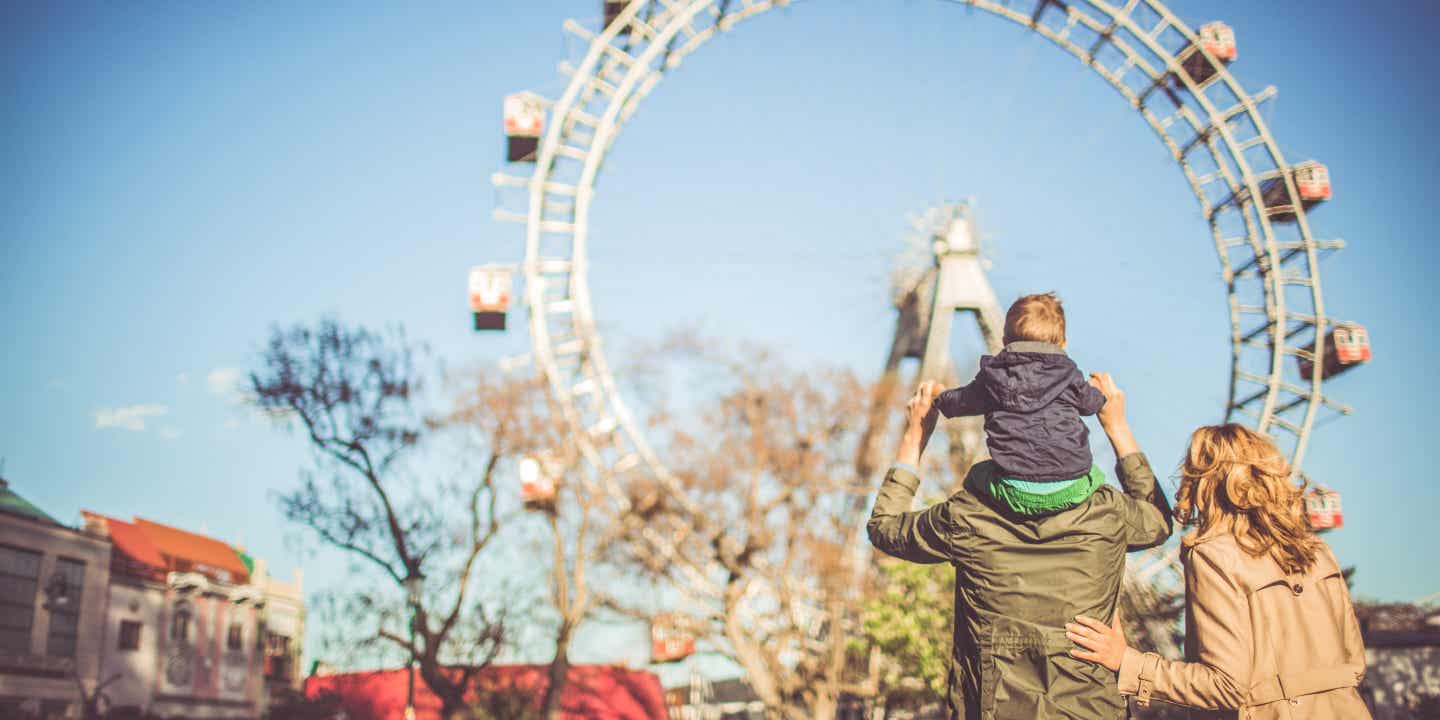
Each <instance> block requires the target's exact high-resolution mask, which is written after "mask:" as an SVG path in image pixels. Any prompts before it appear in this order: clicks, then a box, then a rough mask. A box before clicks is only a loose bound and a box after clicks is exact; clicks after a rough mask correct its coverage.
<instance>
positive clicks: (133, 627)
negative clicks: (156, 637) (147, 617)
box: [120, 620, 140, 650]
mask: <svg viewBox="0 0 1440 720" xmlns="http://www.w3.org/2000/svg"><path fill="white" fill-rule="evenodd" d="M120 649H121V650H139V649H140V623H138V622H136V621H134V620H121V621H120Z"/></svg>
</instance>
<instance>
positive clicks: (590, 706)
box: [305, 665, 666, 720]
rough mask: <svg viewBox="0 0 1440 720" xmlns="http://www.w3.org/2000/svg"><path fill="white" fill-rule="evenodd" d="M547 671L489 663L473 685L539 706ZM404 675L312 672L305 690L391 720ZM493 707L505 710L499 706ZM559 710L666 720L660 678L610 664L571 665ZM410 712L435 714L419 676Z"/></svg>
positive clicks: (429, 717) (427, 718)
mask: <svg viewBox="0 0 1440 720" xmlns="http://www.w3.org/2000/svg"><path fill="white" fill-rule="evenodd" d="M548 672H549V667H547V666H545V665H500V666H490V667H487V668H484V669H482V670H481V671H480V674H479V676H478V677H477V678H476V681H475V685H476V686H477V687H479V688H481V689H483V690H487V691H490V692H487V693H485V695H486V696H487V697H490V698H495V699H496V700H495V702H497V703H504V702H505V701H509V702H521V703H526V704H530V705H531V706H532V707H534V708H537V709H538V707H539V703H540V699H541V697H542V696H543V695H544V693H545V687H546V685H547V684H548V682H549V678H548V675H547V673H548ZM406 680H407V675H406V672H405V670H403V669H400V670H376V671H372V672H358V673H340V674H335V675H312V676H310V677H309V678H306V680H305V696H306V697H307V698H310V699H319V698H322V697H325V696H331V697H333V698H334V699H335V702H336V703H337V705H338V707H337V709H338V710H343V711H344V713H345V716H346V717H347V718H349V720H391V718H397V717H400V716H401V714H402V713H403V712H404V709H405V689H406ZM475 699H476V700H477V701H478V694H477V697H476V698H475ZM480 704H482V705H483V704H485V703H480ZM495 709H496V710H499V711H500V712H501V714H502V716H503V715H504V714H505V713H504V710H502V709H501V708H500V707H498V706H497V707H496V708H495ZM560 710H561V712H560V717H561V718H562V719H563V720H666V714H665V695H664V691H663V690H661V689H660V679H659V678H657V677H656V676H655V675H654V674H653V673H650V672H646V671H644V670H630V669H628V668H622V667H616V666H613V665H573V666H571V667H570V671H569V674H568V676H567V680H566V685H565V689H564V691H562V693H561V697H560ZM512 712H513V711H512ZM415 717H416V718H417V720H440V698H438V697H436V696H435V694H434V693H432V692H430V689H429V688H428V687H426V686H425V682H424V680H423V679H421V678H419V677H418V676H417V677H416V683H415Z"/></svg>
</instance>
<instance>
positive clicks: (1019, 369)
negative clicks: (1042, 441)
mask: <svg viewBox="0 0 1440 720" xmlns="http://www.w3.org/2000/svg"><path fill="white" fill-rule="evenodd" d="M1017 345H1022V346H1029V345H1036V346H1037V348H1036V349H1033V350H1032V349H1029V348H1028V347H1027V348H1026V349H1024V350H1011V349H1010V348H1006V349H1005V350H1002V351H1001V352H1000V354H999V355H994V356H986V357H983V358H981V359H980V373H979V375H978V377H979V379H980V381H981V382H982V383H984V384H985V388H986V389H987V390H989V391H990V397H992V398H994V399H995V404H996V405H999V406H1000V408H1001V409H1002V410H1010V411H1012V412H1027V413H1028V412H1034V411H1036V410H1039V409H1040V408H1042V407H1045V406H1046V405H1049V404H1050V403H1052V402H1054V401H1055V399H1056V398H1058V397H1060V394H1061V393H1063V392H1065V389H1066V388H1068V387H1070V385H1071V383H1074V382H1075V378H1076V376H1077V375H1078V373H1079V369H1077V368H1076V367H1075V361H1073V360H1071V359H1070V357H1069V356H1068V355H1066V354H1065V353H1064V352H1063V351H1061V350H1060V349H1059V348H1057V347H1055V346H1053V345H1043V344H1041V343H1017ZM1011 347H1014V346H1011Z"/></svg>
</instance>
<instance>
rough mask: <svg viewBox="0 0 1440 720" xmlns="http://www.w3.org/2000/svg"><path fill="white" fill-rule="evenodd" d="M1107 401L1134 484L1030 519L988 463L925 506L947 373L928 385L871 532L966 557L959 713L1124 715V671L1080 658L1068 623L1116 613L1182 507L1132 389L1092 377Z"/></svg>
mask: <svg viewBox="0 0 1440 720" xmlns="http://www.w3.org/2000/svg"><path fill="white" fill-rule="evenodd" d="M1092 377H1094V378H1095V379H1096V384H1097V386H1098V387H1099V388H1100V390H1101V392H1102V393H1104V394H1105V398H1106V402H1105V406H1104V408H1103V409H1102V410H1101V411H1100V414H1099V420H1100V424H1101V426H1102V427H1103V428H1104V429H1105V433H1106V435H1108V436H1109V438H1110V442H1111V445H1112V446H1113V447H1114V449H1115V456H1116V457H1117V458H1119V460H1118V462H1117V463H1116V475H1117V476H1118V478H1119V481H1120V484H1121V485H1122V486H1123V487H1124V492H1121V491H1120V490H1118V489H1117V488H1114V487H1112V486H1109V485H1105V486H1101V487H1100V488H1099V489H1097V490H1096V491H1095V493H1094V494H1093V495H1091V496H1090V498H1089V499H1088V500H1086V501H1085V502H1084V503H1082V504H1080V505H1079V506H1078V507H1074V508H1071V509H1069V510H1064V511H1061V512H1059V513H1055V514H1053V515H1047V516H1043V517H1028V518H1027V517H1021V516H1018V515H1015V514H1013V513H1011V512H1010V511H1009V510H1008V509H1007V508H1005V507H1004V506H1002V505H999V504H997V503H995V502H994V501H993V500H991V499H990V498H989V496H988V495H986V494H984V493H983V492H980V491H979V490H980V488H983V487H988V486H989V485H990V481H991V480H992V479H994V478H993V477H992V476H994V475H996V474H997V473H998V472H999V471H998V468H997V467H996V465H995V464H994V463H993V462H990V461H985V462H981V463H978V464H976V465H975V466H974V468H972V469H971V471H970V474H969V476H968V477H967V478H966V480H965V489H963V490H961V491H960V492H958V493H955V494H954V495H952V496H951V497H950V498H949V499H948V500H946V501H944V502H941V503H939V504H937V505H933V506H931V507H928V508H925V509H923V510H917V511H913V512H912V511H911V510H910V506H911V503H912V501H913V499H914V496H915V490H916V488H917V487H918V486H919V485H920V478H919V476H918V471H917V470H916V469H915V468H916V467H917V466H918V465H919V462H920V453H921V452H922V451H923V449H924V446H925V444H926V442H928V440H929V437H930V433H931V431H933V430H934V428H935V412H934V409H933V403H934V398H935V395H936V394H937V393H938V392H939V391H940V389H941V388H940V386H939V385H938V384H936V383H932V382H926V383H923V384H921V386H920V388H919V389H918V390H917V391H916V393H915V396H914V397H912V398H911V399H910V403H909V407H908V416H909V417H908V420H909V423H908V427H907V429H906V432H905V435H904V437H903V438H902V439H901V443H900V450H899V452H898V456H897V458H896V463H895V465H894V467H892V468H891V469H890V471H889V472H888V473H887V474H886V475H885V483H884V485H883V486H881V488H880V494H879V497H877V498H876V500H875V509H874V510H873V511H872V512H871V514H870V522H869V525H868V529H869V532H870V542H871V543H873V544H874V545H875V547H877V548H879V549H880V550H881V551H883V552H885V553H886V554H888V555H892V556H894V557H897V558H900V559H902V560H909V561H911V562H917V563H941V562H948V563H950V564H951V565H952V566H954V568H955V574H956V576H955V635H954V644H953V647H952V648H951V667H950V690H949V694H948V697H947V699H946V700H947V704H948V705H949V707H950V716H951V717H952V718H965V719H966V720H971V719H974V718H986V719H989V718H1001V719H1004V720H1009V719H1011V718H1025V719H1027V720H1028V719H1029V718H1074V719H1076V720H1079V719H1082V718H1083V719H1085V720H1090V719H1091V718H1122V717H1124V716H1125V702H1124V700H1123V699H1122V698H1121V696H1120V694H1119V693H1118V692H1116V690H1115V687H1116V685H1115V673H1114V672H1112V671H1110V670H1108V669H1106V668H1104V667H1102V666H1100V665H1096V664H1093V663H1090V662H1086V661H1082V660H1078V659H1076V658H1074V657H1071V655H1070V651H1071V650H1072V649H1073V648H1074V646H1073V645H1072V644H1071V643H1070V641H1069V640H1067V639H1066V637H1065V623H1067V622H1069V621H1070V620H1071V619H1072V618H1074V617H1075V616H1076V615H1088V616H1090V617H1100V618H1108V617H1113V615H1114V613H1115V610H1116V602H1117V599H1118V596H1119V593H1120V580H1121V576H1122V575H1123V574H1124V570H1125V553H1126V552H1128V551H1133V550H1140V549H1143V548H1147V547H1153V546H1155V545H1159V544H1160V543H1163V542H1165V540H1166V538H1168V537H1170V532H1171V529H1172V524H1171V515H1170V507H1169V505H1168V504H1167V503H1166V501H1165V497H1164V495H1163V494H1162V493H1161V492H1160V491H1159V490H1158V488H1157V487H1156V485H1155V473H1154V472H1152V471H1151V470H1150V465H1149V462H1148V461H1146V459H1145V456H1144V455H1143V454H1141V453H1140V450H1139V447H1138V446H1137V445H1136V443H1135V438H1134V436H1133V435H1132V434H1131V432H1130V428H1129V425H1128V423H1127V422H1126V420H1125V396H1124V393H1123V392H1121V391H1120V389H1119V388H1117V387H1116V386H1115V383H1114V382H1113V381H1112V380H1110V378H1109V376H1108V375H1105V374H1104V373H1097V374H1095V375H1094V376H1092Z"/></svg>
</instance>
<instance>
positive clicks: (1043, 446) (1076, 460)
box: [935, 342, 1105, 482]
mask: <svg viewBox="0 0 1440 720" xmlns="http://www.w3.org/2000/svg"><path fill="white" fill-rule="evenodd" d="M1104 404H1105V396H1104V395H1102V394H1100V391H1099V390H1097V389H1095V388H1093V387H1091V386H1090V384H1089V383H1087V382H1086V381H1085V377H1084V376H1083V375H1081V374H1080V370H1079V368H1077V367H1075V363H1074V361H1072V360H1071V359H1070V357H1069V356H1068V355H1066V354H1065V351H1064V350H1061V349H1060V347H1059V346H1057V345H1051V344H1050V343H1043V342H1014V343H1010V344H1009V345H1006V346H1005V349H1004V350H1002V351H1000V354H999V355H986V356H984V357H982V358H980V372H979V374H977V375H976V376H975V379H974V380H973V381H971V383H970V384H969V385H964V386H961V387H958V388H953V389H950V390H946V391H945V392H942V393H940V396H939V397H937V398H936V399H935V406H936V407H937V408H939V409H940V412H941V413H944V415H945V417H947V418H948V417H956V416H960V415H981V414H983V415H984V416H985V435H986V437H985V444H986V445H987V446H988V447H989V448H990V457H991V458H993V459H994V460H995V463H996V464H997V465H999V466H1000V467H1001V469H1003V470H1004V471H1005V477H1008V478H1015V479H1017V480H1028V481H1031V482H1058V481H1061V480H1074V479H1075V478H1078V477H1080V476H1082V475H1085V474H1086V473H1088V472H1090V468H1091V466H1092V465H1093V461H1092V460H1091V458H1090V430H1089V429H1088V428H1086V427H1085V421H1083V420H1081V419H1080V416H1082V415H1094V414H1095V413H1097V412H1099V411H1100V408H1101V406H1103V405H1104Z"/></svg>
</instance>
